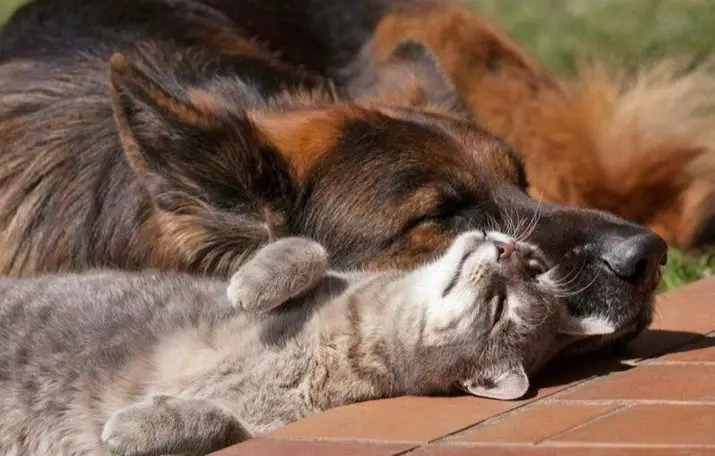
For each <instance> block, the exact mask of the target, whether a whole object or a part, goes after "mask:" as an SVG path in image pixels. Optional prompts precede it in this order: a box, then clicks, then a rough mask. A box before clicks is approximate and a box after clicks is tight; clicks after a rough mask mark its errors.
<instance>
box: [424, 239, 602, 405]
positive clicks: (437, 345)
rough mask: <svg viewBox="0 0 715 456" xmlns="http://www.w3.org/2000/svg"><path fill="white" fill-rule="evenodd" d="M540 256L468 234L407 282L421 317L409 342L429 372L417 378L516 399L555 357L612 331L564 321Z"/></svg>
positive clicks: (566, 316) (519, 245)
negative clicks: (413, 342)
mask: <svg viewBox="0 0 715 456" xmlns="http://www.w3.org/2000/svg"><path fill="white" fill-rule="evenodd" d="M540 257H541V253H540V252H539V251H538V250H536V249H534V248H533V247H532V246H530V245H528V244H524V243H521V242H518V241H516V240H515V239H513V238H511V237H509V236H506V235H504V234H502V233H497V232H483V231H473V232H468V233H465V234H463V235H461V236H459V237H458V238H457V239H456V240H455V241H454V243H453V244H452V246H451V247H450V248H449V250H448V251H447V252H446V253H445V254H444V255H443V256H442V257H440V258H439V259H438V260H436V261H435V262H433V263H431V264H429V265H427V266H425V267H423V268H422V269H420V270H418V271H416V272H415V273H413V274H412V275H411V279H410V281H411V282H412V283H413V284H414V285H415V290H414V293H415V294H414V295H412V296H414V298H415V300H418V301H419V302H420V303H421V305H420V306H419V307H420V308H421V310H422V312H423V319H422V324H421V326H420V334H419V335H418V337H417V338H416V339H415V340H418V341H419V347H420V348H419V352H420V353H422V354H426V356H427V357H428V360H426V361H427V363H429V364H430V365H431V366H430V367H428V368H427V369H425V372H423V373H421V375H419V376H418V377H421V380H420V381H421V382H422V383H424V384H435V382H436V383H438V384H440V383H441V387H445V388H446V387H447V385H452V386H454V385H456V386H457V387H458V388H459V389H461V390H463V391H466V392H468V393H470V394H474V395H477V396H484V397H491V398H497V399H517V398H519V397H521V396H523V395H524V394H525V393H526V391H527V390H528V388H529V380H528V375H530V374H532V373H534V372H536V371H537V370H538V369H539V368H541V367H542V365H543V364H544V363H545V362H546V361H548V360H549V359H550V358H551V357H552V356H553V355H554V353H555V351H557V350H559V349H561V348H562V347H563V346H564V345H566V344H568V343H571V342H573V341H574V340H575V339H578V338H582V337H588V336H593V335H597V334H602V333H607V332H609V331H613V328H612V327H610V326H608V325H602V326H599V325H598V324H597V322H591V321H585V320H582V319H574V318H572V317H570V316H569V313H568V312H567V311H566V309H565V308H564V307H563V306H562V305H559V304H558V302H559V301H558V298H559V295H560V293H561V290H560V288H559V286H558V285H559V284H558V283H555V281H554V280H552V279H551V277H550V275H551V273H552V271H550V270H547V268H546V266H545V265H544V262H543V261H542V260H541V258H540ZM427 363H424V364H422V366H425V364H427ZM432 366H436V367H432ZM437 377H440V378H439V379H438V380H437Z"/></svg>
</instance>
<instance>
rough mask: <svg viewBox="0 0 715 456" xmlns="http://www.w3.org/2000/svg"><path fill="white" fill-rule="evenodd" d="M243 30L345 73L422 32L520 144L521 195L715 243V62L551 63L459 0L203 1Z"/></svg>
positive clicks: (471, 95)
mask: <svg viewBox="0 0 715 456" xmlns="http://www.w3.org/2000/svg"><path fill="white" fill-rule="evenodd" d="M202 1H203V3H205V4H207V5H210V6H211V7H213V8H215V9H216V10H218V11H221V12H223V13H224V14H226V15H228V16H229V17H230V18H231V20H232V21H233V23H234V26H235V27H237V28H238V29H239V30H241V32H242V33H244V34H247V35H250V36H253V37H256V38H257V39H259V40H261V41H262V42H263V43H265V44H266V45H267V46H268V47H269V48H270V49H272V50H274V51H276V52H280V53H281V55H282V56H283V57H284V58H285V59H287V60H288V61H291V62H293V63H296V64H300V65H303V66H305V67H306V68H308V69H310V70H311V71H313V72H315V73H318V74H323V75H326V76H328V77H330V78H333V79H335V80H336V81H340V83H342V84H344V85H348V86H349V85H350V84H351V82H353V81H354V80H355V79H356V75H358V79H359V73H360V72H361V71H363V69H364V68H365V67H366V66H370V65H375V64H379V63H380V62H382V61H384V59H385V57H386V56H387V55H388V53H389V51H390V49H392V47H393V46H395V45H396V44H397V43H399V42H400V41H401V40H404V39H416V40H419V41H421V42H423V43H425V44H426V45H427V46H428V47H429V48H430V49H431V50H432V51H433V52H434V54H435V55H436V56H437V58H438V60H439V62H440V64H441V66H442V67H443V68H444V69H445V71H446V73H447V74H448V75H449V77H450V79H451V80H452V81H453V83H454V85H455V87H456V89H457V91H458V93H459V94H460V95H461V96H462V97H463V99H464V102H465V104H466V106H467V107H468V108H469V111H471V112H472V113H473V114H474V115H475V117H476V118H477V119H478V121H479V122H481V123H482V124H483V125H484V126H485V127H486V128H487V129H488V130H489V131H490V132H491V133H493V134H495V135H496V136H498V137H501V138H503V139H505V140H506V141H508V142H509V143H511V144H512V145H513V146H515V147H516V149H517V151H519V152H520V154H521V156H522V159H523V162H524V166H525V170H526V175H527V178H528V181H529V184H530V186H529V193H530V194H531V195H532V196H533V197H535V198H539V199H543V200H545V201H550V202H554V203H559V204H567V205H571V206H578V207H586V208H597V209H603V210H607V211H610V212H612V213H615V214H617V215H618V216H620V217H623V218H626V219H628V220H631V221H633V222H636V223H639V224H644V225H647V226H648V227H650V228H651V229H652V230H654V231H655V232H657V233H658V234H659V235H661V236H662V237H664V238H665V239H666V240H667V241H668V242H669V243H671V244H672V245H675V246H680V247H684V248H691V247H700V246H703V245H708V244H711V243H713V242H715V134H713V131H715V109H713V107H714V106H713V105H714V104H715V102H714V101H713V100H715V72H714V71H713V68H712V65H710V64H703V65H701V66H699V67H697V68H695V69H693V70H688V67H687V66H686V65H685V64H686V63H687V62H677V61H663V62H657V63H655V64H652V65H650V66H649V67H645V68H643V70H642V71H641V72H640V73H639V74H638V75H635V76H629V75H625V74H623V72H622V71H620V70H619V69H618V68H617V67H613V66H612V65H607V64H605V63H603V62H600V61H593V62H591V63H589V64H587V65H582V66H581V68H580V71H579V74H578V76H577V77H576V78H575V79H573V80H567V79H560V78H557V77H555V76H554V75H552V74H550V73H549V72H548V71H547V70H546V69H545V68H544V67H543V66H542V65H541V64H540V63H539V62H538V61H537V60H536V59H534V58H533V57H532V56H530V55H529V54H528V53H527V52H526V51H525V50H524V48H523V47H522V46H521V45H520V44H519V43H517V42H516V41H515V40H514V39H512V38H511V37H510V36H509V35H508V34H507V33H505V32H504V31H503V30H501V29H500V28H499V27H498V26H496V25H495V24H493V23H491V22H489V21H488V20H487V19H485V18H483V17H481V16H479V15H478V14H477V13H476V12H475V11H474V10H473V9H472V8H470V7H469V6H467V5H466V4H464V3H462V2H460V1H459V0H360V1H350V0H342V1H340V0H338V1H329V0H323V1H320V0H319V1H306V0H298V1H292V2H285V1H279V0H268V1H262V0H242V1H239V2H235V1H231V0H202Z"/></svg>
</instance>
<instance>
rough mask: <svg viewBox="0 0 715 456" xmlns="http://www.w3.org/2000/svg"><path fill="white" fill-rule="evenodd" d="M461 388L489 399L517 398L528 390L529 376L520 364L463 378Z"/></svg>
mask: <svg viewBox="0 0 715 456" xmlns="http://www.w3.org/2000/svg"><path fill="white" fill-rule="evenodd" d="M461 384H462V388H463V389H464V390H465V391H467V392H468V393H469V394H472V395H474V396H480V397H487V398H490V399H501V400H513V399H519V398H520V397H522V396H523V395H524V394H526V392H527V391H528V390H529V377H527V375H526V372H525V371H524V368H523V367H522V366H513V367H511V368H510V369H507V370H505V371H503V372H498V373H495V374H494V375H489V376H485V375H483V374H479V375H477V376H475V377H473V378H470V379H467V380H463V381H462V382H461Z"/></svg>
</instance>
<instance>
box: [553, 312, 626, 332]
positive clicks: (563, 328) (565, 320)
mask: <svg viewBox="0 0 715 456" xmlns="http://www.w3.org/2000/svg"><path fill="white" fill-rule="evenodd" d="M615 330H616V327H615V326H613V324H611V323H610V322H609V321H607V320H605V319H603V318H597V317H585V318H578V317H574V316H572V315H565V316H563V317H562V318H561V320H560V323H559V328H558V331H559V333H560V334H565V335H567V336H576V337H589V336H603V335H606V334H613V332H615Z"/></svg>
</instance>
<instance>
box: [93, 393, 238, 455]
mask: <svg viewBox="0 0 715 456" xmlns="http://www.w3.org/2000/svg"><path fill="white" fill-rule="evenodd" d="M101 438H102V442H103V443H104V445H105V446H106V448H107V450H108V451H109V452H110V453H111V454H113V455H118V456H119V455H121V456H129V455H132V456H143V455H147V456H148V455H157V454H207V453H210V452H212V451H216V450H219V449H221V448H224V447H225V446H227V445H231V444H234V443H238V442H241V441H243V440H246V439H248V438H250V434H249V433H248V432H247V431H246V429H245V428H244V427H243V426H242V425H241V423H239V422H238V420H237V419H236V418H235V417H234V416H233V415H232V414H231V413H230V412H228V411H227V410H224V409H223V408H220V407H219V406H217V405H216V404H215V403H213V402H212V401H209V400H200V399H196V400H192V399H188V400H185V399H179V398H174V397H171V396H154V397H153V398H151V399H150V400H147V401H144V402H138V403H136V404H132V405H130V406H128V407H125V408H123V409H121V410H119V411H117V412H115V413H114V414H112V416H110V417H109V420H107V422H106V423H105V425H104V429H103V430H102V436H101Z"/></svg>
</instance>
